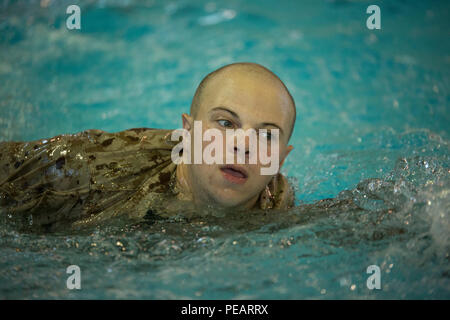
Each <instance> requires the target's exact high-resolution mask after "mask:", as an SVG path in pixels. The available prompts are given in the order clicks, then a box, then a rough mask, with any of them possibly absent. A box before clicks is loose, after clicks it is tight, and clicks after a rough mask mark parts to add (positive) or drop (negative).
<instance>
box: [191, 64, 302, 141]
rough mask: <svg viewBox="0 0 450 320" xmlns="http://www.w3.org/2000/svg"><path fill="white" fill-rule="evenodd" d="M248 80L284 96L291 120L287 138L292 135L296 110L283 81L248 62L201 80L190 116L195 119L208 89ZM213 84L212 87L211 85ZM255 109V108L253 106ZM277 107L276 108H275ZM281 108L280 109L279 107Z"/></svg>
mask: <svg viewBox="0 0 450 320" xmlns="http://www.w3.org/2000/svg"><path fill="white" fill-rule="evenodd" d="M242 77H245V78H249V79H250V81H251V82H254V83H258V82H259V83H267V84H268V85H270V86H273V87H275V88H278V89H279V91H280V92H281V94H282V95H284V96H285V98H286V100H287V101H288V105H289V107H288V108H289V109H290V110H289V112H290V113H292V118H291V120H290V122H291V123H290V128H289V129H288V132H289V138H290V136H291V135H292V131H293V129H294V124H295V118H296V108H295V102H294V99H293V98H292V96H291V94H290V93H289V90H288V89H287V87H286V86H285V84H284V83H283V81H281V80H280V78H278V76H277V75H275V74H274V73H273V72H272V71H270V70H269V69H267V68H265V67H263V66H261V65H259V64H256V63H250V62H239V63H233V64H229V65H226V66H223V67H221V68H219V69H217V70H215V71H213V72H211V73H209V74H208V75H207V76H206V77H205V78H203V80H202V81H201V82H200V84H199V86H198V87H197V90H196V91H195V95H194V98H193V99H192V104H191V110H190V114H191V116H192V117H193V118H194V119H196V118H197V115H198V112H199V111H200V109H201V106H202V102H203V98H204V96H205V95H206V94H211V93H210V92H208V91H209V89H210V88H217V87H218V86H219V87H221V83H229V82H233V81H235V79H239V78H242ZM213 83H214V86H213V85H212V84H213ZM241 89H242V90H246V88H245V87H242V88H241ZM254 107H256V106H254ZM276 107H278V106H276ZM280 108H281V107H280Z"/></svg>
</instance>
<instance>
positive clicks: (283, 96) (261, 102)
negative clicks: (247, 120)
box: [199, 74, 292, 125]
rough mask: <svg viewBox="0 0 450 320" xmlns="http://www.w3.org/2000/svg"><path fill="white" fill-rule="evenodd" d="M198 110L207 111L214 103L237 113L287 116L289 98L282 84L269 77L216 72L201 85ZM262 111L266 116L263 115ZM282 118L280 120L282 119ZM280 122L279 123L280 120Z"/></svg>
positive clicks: (270, 116)
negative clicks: (228, 74)
mask: <svg viewBox="0 0 450 320" xmlns="http://www.w3.org/2000/svg"><path fill="white" fill-rule="evenodd" d="M203 90H204V92H203V94H202V100H201V102H200V104H201V107H200V110H199V112H201V113H207V112H209V111H210V110H211V109H214V108H216V107H218V106H222V107H229V108H231V109H233V111H234V112H236V113H237V114H240V113H244V114H245V113H249V112H250V113H251V114H254V115H255V116H258V117H260V118H262V119H261V120H264V118H268V119H270V118H272V117H274V116H275V117H277V118H281V119H280V121H283V120H285V119H283V118H286V117H287V118H289V117H290V116H292V115H291V113H292V111H291V110H292V106H291V100H290V97H289V95H288V93H287V92H286V90H285V89H284V88H283V86H282V85H280V84H279V83H277V81H274V80H273V79H264V78H259V77H254V76H253V77H251V76H250V77H249V76H245V75H242V74H238V75H237V76H218V77H217V78H215V79H212V80H211V81H210V82H209V83H208V84H207V86H205V88H204V89H203ZM265 115H266V116H265ZM283 122H284V121H283ZM281 125H283V124H281Z"/></svg>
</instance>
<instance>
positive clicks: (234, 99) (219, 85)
mask: <svg viewBox="0 0 450 320" xmlns="http://www.w3.org/2000/svg"><path fill="white" fill-rule="evenodd" d="M203 90H204V91H203V94H202V97H201V102H200V105H199V107H198V110H197V113H196V116H195V119H193V118H191V117H190V116H187V115H183V126H184V128H185V129H188V130H190V134H191V136H192V137H193V139H192V141H195V133H194V130H193V124H194V120H195V121H201V122H202V131H203V132H202V137H203V134H204V132H205V131H206V130H209V129H217V130H219V131H221V132H222V137H223V139H222V141H220V143H221V144H222V146H223V148H222V150H223V161H222V163H223V164H205V163H204V161H203V162H202V164H192V165H190V172H191V183H192V188H193V189H194V190H193V192H194V194H197V195H200V196H201V197H202V198H203V200H205V201H206V202H207V203H211V202H212V203H217V204H219V205H221V206H223V207H236V206H246V205H248V204H251V205H252V204H254V203H255V201H256V200H257V198H258V196H259V194H260V193H261V191H262V190H263V189H264V188H265V186H266V185H267V184H268V183H269V182H270V180H271V179H272V177H273V176H274V175H276V174H277V173H278V172H275V173H274V174H272V175H262V174H261V168H263V167H269V166H270V164H266V165H263V164H261V161H260V157H259V155H258V157H257V160H258V161H257V163H256V164H249V161H248V153H247V157H246V161H245V164H237V158H236V157H237V153H238V151H239V150H238V148H237V145H236V144H235V142H236V140H235V139H232V140H231V141H229V140H230V139H226V130H227V129H234V130H236V129H243V130H247V129H251V128H252V129H255V130H256V133H257V140H258V142H259V140H260V139H261V136H260V135H259V129H267V131H268V132H270V130H272V129H278V132H279V144H278V147H277V146H276V145H275V146H274V145H271V143H270V137H268V143H267V154H268V156H270V155H271V153H273V152H278V154H279V157H278V161H279V163H277V167H278V168H279V167H281V165H282V163H283V162H284V159H285V157H286V156H287V154H288V153H289V152H290V151H291V150H292V146H288V145H287V142H288V139H289V133H290V130H291V128H290V127H291V124H292V117H293V116H294V112H293V110H292V109H293V107H292V105H291V101H290V99H289V96H288V95H287V93H286V91H285V90H284V88H282V86H281V84H279V83H277V82H276V81H273V80H271V79H269V80H268V79H262V78H259V77H256V76H255V75H251V76H249V75H246V74H238V73H231V74H226V75H219V76H217V77H216V78H214V79H212V80H211V81H210V82H209V83H208V85H207V87H206V88H204V89H203ZM266 137H267V136H266ZM201 140H202V141H203V139H201ZM210 143H212V142H209V141H203V149H202V150H205V147H206V146H207V145H208V144H210ZM245 148H246V150H245V151H248V150H249V139H248V137H246V138H245ZM227 153H228V156H229V157H231V158H234V161H233V163H234V165H232V166H229V165H227V163H226V155H227ZM191 154H194V143H193V144H192V148H191Z"/></svg>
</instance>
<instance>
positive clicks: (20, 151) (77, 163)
mask: <svg viewBox="0 0 450 320" xmlns="http://www.w3.org/2000/svg"><path fill="white" fill-rule="evenodd" d="M89 134H90V131H84V132H83V133H79V134H76V135H59V136H56V137H53V138H50V139H40V140H36V141H31V142H1V143H0V207H1V208H2V209H3V211H6V216H7V217H8V219H7V220H8V221H10V222H12V223H16V224H19V225H20V226H28V228H30V229H34V228H33V227H34V226H45V225H51V224H52V223H54V222H56V221H61V220H64V219H66V218H69V215H70V218H74V217H76V216H80V215H82V214H83V210H82V207H83V206H82V203H83V200H84V198H85V197H86V196H87V195H88V192H89V170H88V165H87V161H86V159H85V152H84V145H85V142H86V141H88V140H89Z"/></svg>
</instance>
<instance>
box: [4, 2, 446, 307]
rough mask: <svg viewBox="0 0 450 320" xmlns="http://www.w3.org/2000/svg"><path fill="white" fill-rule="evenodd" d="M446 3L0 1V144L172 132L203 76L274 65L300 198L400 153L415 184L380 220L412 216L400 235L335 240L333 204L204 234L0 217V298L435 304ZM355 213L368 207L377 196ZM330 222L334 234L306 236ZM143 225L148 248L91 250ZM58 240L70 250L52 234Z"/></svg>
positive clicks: (442, 229)
mask: <svg viewBox="0 0 450 320" xmlns="http://www.w3.org/2000/svg"><path fill="white" fill-rule="evenodd" d="M70 4H78V5H79V6H80V8H81V27H82V28H81V30H72V31H70V30H67V28H66V26H65V19H66V18H67V17H68V15H67V14H65V10H66V8H67V6H68V5H70ZM370 4H377V5H379V7H380V8H381V27H382V28H381V30H368V29H367V27H366V19H367V17H368V16H369V15H368V14H366V8H367V7H368V5H370ZM449 8H450V5H449V4H448V2H447V1H376V2H373V1H338V0H336V1H287V0H286V1H266V0H264V1H244V0H231V1H226V2H225V1H222V2H219V1H197V0H195V1H192V0H191V1H131V0H129V1H125V0H124V1H118V0H117V1H40V2H39V1H15V2H14V3H12V4H10V3H9V1H5V0H2V1H0V140H32V139H38V138H44V137H51V136H54V135H57V134H61V133H75V132H78V131H82V130H85V129H91V128H95V129H102V130H106V131H120V130H124V129H128V128H133V127H156V128H178V127H180V126H181V113H183V112H188V110H189V106H190V102H191V99H192V96H193V93H194V91H195V89H196V86H197V85H198V84H199V82H200V81H201V79H202V78H203V77H204V76H205V75H206V74H207V73H209V72H211V71H212V70H214V69H216V68H218V67H220V66H223V65H225V64H228V63H232V62H238V61H251V62H257V63H260V64H262V65H264V66H266V67H268V68H269V69H271V70H272V71H274V72H275V73H276V74H277V75H278V76H279V77H280V78H281V79H282V80H283V81H284V82H285V84H286V85H287V87H288V88H289V90H290V91H291V93H292V95H293V97H294V99H295V101H296V104H297V123H296V128H295V131H294V134H293V136H292V139H291V143H292V144H293V145H294V147H295V149H294V151H293V152H292V153H291V154H290V156H289V158H288V160H287V162H286V164H285V166H284V168H283V172H284V173H285V174H286V175H288V176H290V177H291V178H292V182H293V184H294V185H295V187H296V198H297V202H298V203H302V202H306V203H311V202H314V201H316V200H319V199H322V198H327V197H335V196H337V195H338V193H339V192H340V191H342V190H344V189H353V188H355V186H356V185H357V184H358V183H359V182H360V181H362V180H364V179H366V178H380V179H386V178H387V177H389V176H390V174H392V172H393V173H394V175H402V172H404V171H401V170H400V169H398V168H397V167H396V163H397V161H398V159H401V158H405V159H408V161H409V162H408V163H411V165H410V166H409V167H408V168H406V169H405V170H406V176H407V178H408V179H409V180H408V181H409V182H410V183H411V185H412V187H411V190H412V189H413V191H414V192H415V193H414V195H415V196H414V197H413V196H411V197H413V198H414V199H415V200H412V199H411V198H408V200H406V202H405V203H406V204H405V203H403V202H401V201H400V200H398V199H394V200H393V201H394V203H395V204H398V205H399V206H400V207H401V208H402V210H401V215H399V216H398V217H397V218H396V219H397V220H395V222H388V225H389V226H390V227H392V224H397V223H398V224H402V225H403V226H404V227H405V223H406V222H408V221H407V220H408V219H410V218H411V216H409V217H408V214H410V215H411V214H412V216H413V218H411V220H409V222H410V223H411V224H410V225H409V224H406V228H407V233H406V235H404V236H403V238H402V239H397V238H396V237H395V236H393V237H390V238H389V237H388V238H387V239H385V240H384V242H383V241H381V242H376V241H375V242H374V241H359V240H355V241H356V242H355V243H353V242H352V244H351V245H349V244H348V243H347V242H346V241H344V240H343V239H344V238H345V239H347V237H350V238H352V239H353V238H356V239H357V238H358V236H357V235H358V232H356V230H359V231H360V232H362V233H364V232H367V233H370V232H371V230H370V228H371V227H370V226H368V225H367V224H365V223H364V219H362V220H361V221H362V222H361V221H358V222H354V225H352V222H351V219H350V220H345V218H344V217H345V215H343V218H342V220H341V219H340V218H339V217H336V218H326V219H323V220H320V221H314V223H310V224H304V225H296V226H292V227H291V228H284V229H282V230H278V231H275V232H265V231H261V232H256V233H252V232H249V233H242V234H241V233H239V234H235V233H231V234H229V235H222V236H220V237H217V238H214V237H209V236H208V230H206V231H204V234H198V235H193V236H192V239H183V238H182V239H178V238H170V237H168V236H165V235H164V234H160V235H152V236H148V235H146V233H145V232H143V231H142V232H141V233H139V232H138V233H133V234H131V233H123V234H119V235H118V234H117V233H108V232H106V231H104V230H100V231H98V233H97V234H94V235H91V236H82V235H78V236H76V235H75V236H73V237H70V239H68V237H65V236H51V235H50V236H46V237H44V236H33V235H21V234H18V233H16V232H15V231H13V230H9V229H4V230H3V229H2V230H1V232H2V239H1V240H0V242H3V243H2V245H3V248H2V249H0V265H1V268H2V269H1V273H2V275H0V279H1V282H0V283H1V284H0V298H1V297H4V298H153V299H155V298H156V299H157V298H225V299H227V298H274V299H283V298H287V299H292V298H380V297H381V298H446V299H448V298H449V297H450V286H449V283H450V282H449V274H450V271H449V268H448V257H449V256H448V254H449V250H448V249H449V241H448V231H450V230H449V225H450V222H449V217H448V211H449V207H450V205H449V194H450V189H449V169H448V168H449V147H448V139H449V134H450V127H449V123H450V110H449V99H450V78H449V71H450V41H449V36H450V10H449ZM409 159H414V160H412V161H410V160H409ZM413 164H414V165H413ZM413 167H414V168H413ZM430 167H432V168H434V169H433V170H431V169H429V168H430ZM396 168H397V169H396ZM409 170H411V171H409ZM430 170H431V171H430ZM419 176H420V179H419V178H417V177H419ZM408 190H409V191H411V190H410V189H408ZM409 191H408V192H409ZM411 192H412V191H411ZM406 193H407V192H406ZM396 201H397V202H396ZM402 201H403V200H402ZM408 201H409V202H408ZM400 202H401V205H400ZM418 202H420V203H423V204H424V207H420V208H417V207H416V206H415V204H416V203H418ZM427 206H428V207H427ZM367 210H368V212H367V217H369V216H370V214H371V212H372V211H377V208H376V205H373V206H370V207H368V208H367ZM411 221H412V222H411ZM328 228H331V229H333V228H334V229H333V230H335V231H336V232H338V234H339V235H340V236H336V237H333V236H330V237H331V238H329V237H323V236H321V235H323V234H324V233H326V232H324V230H328ZM361 230H362V231H361ZM355 234H356V236H355ZM147 236H148V237H156V238H157V237H160V238H158V241H156V240H155V239H153V240H155V243H156V244H155V247H152V248H153V249H154V250H153V251H152V250H149V251H150V252H155V251H157V250H160V251H161V252H163V253H161V252H159V253H158V255H157V257H158V258H155V256H153V255H152V254H149V256H148V255H145V256H140V255H139V254H137V253H136V254H134V255H133V254H131V255H125V254H124V253H123V252H121V251H117V252H115V254H113V255H109V256H106V257H105V255H104V254H102V252H99V251H95V250H94V251H92V247H93V246H91V243H98V242H100V243H102V245H104V246H105V247H108V248H109V247H111V248H110V249H108V250H110V252H113V251H114V250H115V249H116V246H115V244H116V242H117V239H118V238H120V239H128V241H129V242H130V246H132V244H131V243H132V242H136V243H137V244H136V246H137V247H138V249H142V248H143V247H145V246H146V245H148V246H150V244H149V243H147V242H145V241H146V240H142V241H144V242H139V241H140V240H139V239H141V238H142V239H144V238H146V237H147ZM52 237H53V238H52ZM96 237H97V238H96ZM204 237H206V238H205V239H206V240H205V239H203V238H204ZM291 238H292V239H291ZM289 239H291V240H289ZM424 239H425V240H424ZM153 240H152V241H153ZM71 241H75V242H78V243H80V244H81V243H85V244H86V245H85V248H84V249H80V247H83V246H82V245H80V246H78V247H75V246H74V245H73V246H72V245H67V246H66V245H65V243H72V242H71ZM171 241H175V242H173V243H172V242H171ZM177 241H178V242H177ZM205 241H206V242H205ZM286 241H289V243H291V244H290V245H286ZM75 242H74V243H75ZM235 242H236V243H235ZM31 243H32V244H33V245H30V244H31ZM151 243H152V244H153V242H151ZM186 243H187V244H186ZM199 243H200V244H201V245H198V244H199ZM205 243H206V244H205ZM172 245H174V246H176V247H177V248H178V249H176V250H175V249H174V250H172V249H173V248H172ZM31 247H32V248H33V249H31ZM184 248H188V249H186V250H185V249H184ZM138 249H136V252H139V250H138ZM69 264H79V265H80V266H81V267H82V270H83V277H84V278H83V279H84V281H83V289H82V290H81V291H78V292H71V291H69V290H67V289H66V288H65V277H66V275H65V273H64V272H65V267H66V266H68V265H69ZM370 264H378V265H380V266H381V267H382V274H383V288H382V290H379V291H376V292H375V291H370V290H368V289H367V287H366V286H365V279H366V278H367V276H368V275H367V274H366V273H365V270H366V268H367V266H369V265H370ZM391 265H392V266H391ZM352 288H353V289H352Z"/></svg>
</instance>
